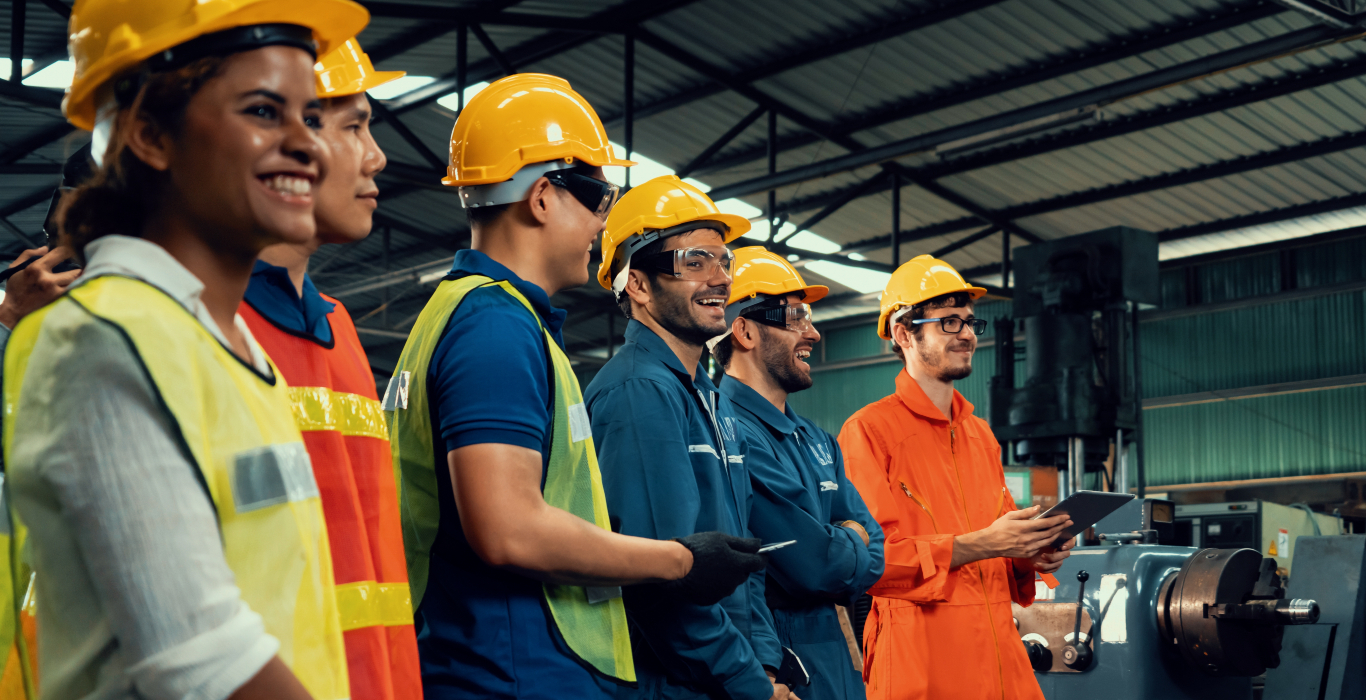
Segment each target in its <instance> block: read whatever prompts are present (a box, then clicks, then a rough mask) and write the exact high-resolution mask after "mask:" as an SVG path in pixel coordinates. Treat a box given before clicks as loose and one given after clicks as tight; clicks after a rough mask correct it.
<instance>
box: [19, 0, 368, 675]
mask: <svg viewBox="0 0 1366 700" xmlns="http://www.w3.org/2000/svg"><path fill="white" fill-rule="evenodd" d="M136 5H137V6H136V8H133V7H131V6H130V4H129V3H126V2H124V1H122V0H78V2H77V3H76V5H75V7H73V9H72V15H71V26H70V31H69V35H70V36H71V37H72V41H71V45H70V52H71V55H72V57H73V62H74V63H75V64H76V65H77V66H79V67H80V68H79V70H78V71H77V74H76V76H75V77H74V79H73V82H72V84H71V87H70V89H69V90H68V92H67V98H66V100H65V101H64V103H63V109H64V111H65V113H66V115H67V118H68V120H70V121H71V122H72V123H73V124H75V125H76V126H79V127H82V128H94V130H95V132H96V134H95V138H94V140H93V143H95V144H99V146H98V147H96V148H95V149H94V156H95V160H96V161H97V162H98V163H99V165H100V167H98V168H97V169H96V172H95V175H94V177H93V178H92V179H91V180H90V181H89V182H88V183H86V184H85V185H83V186H81V187H79V188H77V189H76V190H74V191H73V192H71V193H69V194H67V195H66V196H65V199H64V201H63V202H62V207H61V210H60V213H59V217H58V221H59V222H60V225H61V228H62V235H63V238H64V239H65V241H66V242H67V243H68V244H70V245H71V246H72V247H73V248H74V249H75V251H76V253H77V255H78V256H80V258H81V259H82V261H83V262H85V264H86V267H85V270H84V272H83V274H82V276H81V278H80V279H79V280H78V281H77V282H76V283H75V284H73V285H72V287H71V290H70V291H69V292H68V293H67V294H66V295H64V296H62V297H61V298H60V299H58V300H57V301H56V302H54V303H52V304H49V305H48V306H46V307H44V308H43V309H41V310H39V311H37V312H35V313H32V314H30V315H29V316H27V317H26V318H24V320H23V321H22V322H21V323H19V324H18V326H17V327H15V329H14V332H13V335H12V336H11V338H10V342H9V346H8V349H7V353H8V357H9V358H10V360H11V361H10V362H9V363H8V364H7V365H6V366H5V381H4V400H5V405H6V406H7V407H8V408H9V410H8V411H7V413H6V417H5V429H6V433H5V440H4V452H5V462H6V466H7V472H8V473H7V475H6V476H7V477H8V479H7V480H6V484H5V485H6V488H7V489H10V490H11V493H12V495H13V501H12V502H13V508H14V510H15V514H16V517H15V520H16V529H17V531H18V534H17V537H20V538H22V537H25V536H26V537H27V539H28V542H29V547H30V548H31V550H32V552H33V557H32V559H33V561H34V562H38V564H37V565H35V568H36V569H37V573H36V574H35V575H34V577H33V584H32V585H33V591H34V594H33V595H34V597H35V598H36V599H37V600H38V601H39V602H38V604H37V617H38V619H39V623H38V627H39V628H40V630H41V632H40V634H41V635H42V653H41V654H38V660H37V661H38V667H39V668H38V670H39V673H40V675H41V677H42V682H43V688H42V691H43V697H51V698H75V697H86V696H88V695H99V696H101V697H110V698H128V699H130V700H131V698H135V697H138V698H173V697H185V696H194V697H202V698H213V699H217V700H221V699H222V698H227V697H234V698H258V697H260V698H264V697H270V698H288V699H298V700H302V699H303V698H308V697H312V698H316V699H318V700H324V699H331V700H340V699H341V698H345V697H349V696H350V695H351V692H350V688H349V687H348V677H347V665H346V651H345V647H344V645H343V636H342V630H341V618H340V615H339V613H338V607H337V593H336V587H335V586H334V583H333V572H332V567H331V559H332V557H331V552H330V549H329V544H328V540H327V536H326V531H325V520H324V517H323V511H322V506H321V502H320V499H319V490H318V485H317V483H316V482H315V481H314V477H313V472H312V470H311V468H310V465H309V460H308V455H307V452H306V450H305V447H304V444H303V441H302V438H301V435H300V433H299V430H298V428H297V427H296V423H295V421H294V418H293V413H292V408H291V403H290V395H289V393H288V389H287V387H286V385H285V383H284V382H283V381H281V380H280V379H279V377H278V373H277V370H276V367H275V365H273V364H272V363H271V362H270V360H269V359H267V358H266V356H265V353H264V352H262V350H261V347H260V346H259V345H258V344H257V343H256V341H255V340H254V339H253V337H252V335H251V332H250V330H249V329H248V328H247V326H246V324H245V323H244V321H243V320H242V318H241V317H239V316H237V314H236V311H237V308H238V306H239V304H240V303H241V300H242V296H243V292H244V291H245V289H246V287H247V283H248V281H249V279H250V275H251V271H252V267H253V264H254V262H255V259H256V257H257V255H258V253H260V251H261V250H262V249H263V248H265V247H266V246H268V245H271V244H276V243H303V242H307V241H309V240H311V239H312V238H313V237H314V234H315V232H316V225H315V223H314V204H315V203H314V194H315V191H316V190H317V187H318V185H319V183H320V182H321V181H322V179H323V177H324V176H325V175H326V173H327V169H328V168H327V166H328V161H329V158H330V154H329V151H328V148H327V146H326V145H325V143H324V142H323V141H322V140H321V139H320V138H319V135H318V130H319V129H320V128H321V126H322V105H321V103H320V102H319V100H318V97H317V93H316V91H315V77H314V67H313V66H314V62H315V61H316V59H317V52H318V50H319V49H320V48H321V49H323V50H326V49H328V48H330V47H332V46H334V45H337V44H340V43H341V42H342V41H345V40H346V39H347V38H349V37H351V36H353V35H354V34H356V33H357V32H359V31H360V30H361V29H362V28H363V27H364V25H365V22H366V19H367V14H366V12H365V10H364V9H362V8H361V7H360V6H358V5H356V4H354V3H351V2H349V1H347V0H198V2H196V3H185V2H178V1H171V0H142V1H141V2H139V3H136ZM25 524H27V525H30V526H31V529H30V530H28V531H27V535H25V534H24V533H25ZM7 552H8V548H6V549H5V551H4V552H0V558H3V557H4V555H5V554H6V553H7ZM2 563H3V564H6V565H8V564H13V565H14V566H15V567H22V566H23V563H21V562H8V561H3V562H2ZM17 573H18V574H19V576H25V575H26V572H23V571H20V572H17ZM19 580H23V579H22V578H20V579H19ZM20 591H22V589H20ZM12 603H13V601H0V609H3V610H11V609H13V605H12ZM4 622H5V621H4V620H3V619H0V635H10V637H11V639H3V640H0V641H6V642H11V643H12V644H16V645H19V646H20V648H21V649H22V648H23V646H24V645H26V642H25V641H24V640H23V639H19V638H15V637H14V630H13V629H8V630H7V629H5V628H4V626H3V625H4ZM11 626H12V624H11ZM92 651H93V653H92ZM31 657H32V653H30V654H27V655H26V656H25V658H31ZM28 670H29V669H27V668H25V669H23V672H25V673H27V672H28ZM3 680H5V681H8V680H9V679H8V678H6V679H3ZM24 680H25V681H26V682H25V686H26V687H27V689H28V691H29V693H28V694H29V695H30V696H32V695H33V690H34V687H33V686H34V682H33V679H30V678H25V679H24Z"/></svg>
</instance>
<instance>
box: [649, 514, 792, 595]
mask: <svg viewBox="0 0 1366 700" xmlns="http://www.w3.org/2000/svg"><path fill="white" fill-rule="evenodd" d="M674 541H675V542H678V543H679V544H681V545H683V546H684V547H687V548H688V550H689V551H691V552H692V568H691V569H689V570H688V573H687V575H686V576H684V577H683V578H681V579H678V580H677V581H668V582H666V583H664V584H663V585H662V586H661V588H662V589H663V590H664V591H665V592H667V593H668V594H670V595H675V596H679V597H681V598H682V599H684V600H686V601H688V602H689V603H693V604H696V605H715V604H717V603H719V602H721V599H722V598H725V597H726V596H728V595H730V594H731V593H732V592H733V591H734V590H735V589H736V588H738V587H739V586H740V584H742V583H744V582H745V580H746V579H748V578H749V575H750V574H752V573H754V572H756V571H762V570H763V568H764V566H766V565H767V564H768V560H767V559H766V558H765V557H764V556H763V555H762V554H759V553H758V552H759V540H757V539H753V538H745V537H735V536H733V535H727V534H726V533H724V532H699V533H697V534H695V535H688V536H687V537H679V538H677V539H675V540H674Z"/></svg>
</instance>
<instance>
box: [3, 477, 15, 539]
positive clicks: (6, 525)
mask: <svg viewBox="0 0 1366 700" xmlns="http://www.w3.org/2000/svg"><path fill="white" fill-rule="evenodd" d="M13 534H14V527H13V526H12V525H11V524H10V513H9V489H7V488H5V475H4V474H0V535H4V536H6V537H10V536H12V535H13Z"/></svg>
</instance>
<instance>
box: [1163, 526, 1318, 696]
mask: <svg viewBox="0 0 1366 700" xmlns="http://www.w3.org/2000/svg"><path fill="white" fill-rule="evenodd" d="M1284 595H1285V589H1284V588H1282V587H1281V578H1280V576H1279V575H1277V574H1276V560H1274V559H1263V558H1262V555H1261V554H1260V553H1259V552H1256V551H1253V550H1251V549H1202V550H1200V551H1198V552H1196V553H1195V555H1194V556H1192V557H1191V558H1190V559H1188V560H1186V563H1185V565H1184V566H1182V567H1181V569H1180V570H1179V571H1177V572H1175V573H1172V574H1169V575H1168V576H1167V578H1166V579H1165V580H1163V582H1162V586H1161V588H1160V589H1159V592H1158V597H1157V628H1158V630H1159V632H1160V633H1161V635H1162V637H1163V638H1164V639H1165V640H1166V641H1168V642H1169V643H1170V644H1171V646H1172V647H1174V648H1175V651H1176V652H1177V654H1178V655H1179V656H1180V657H1181V658H1182V659H1183V660H1185V661H1186V662H1187V663H1189V664H1190V665H1191V666H1193V667H1195V668H1198V669H1200V670H1202V671H1204V672H1205V673H1208V674H1210V675H1215V676H1258V675H1261V674H1263V673H1265V672H1266V670H1267V669H1268V668H1276V667H1277V666H1279V665H1280V652H1281V635H1282V632H1283V630H1284V628H1285V627H1284V626H1285V625H1309V624H1313V623H1315V622H1317V621H1318V619H1319V606H1318V604H1317V603H1315V602H1314V601H1312V600H1298V599H1296V600H1287V599H1285V598H1284Z"/></svg>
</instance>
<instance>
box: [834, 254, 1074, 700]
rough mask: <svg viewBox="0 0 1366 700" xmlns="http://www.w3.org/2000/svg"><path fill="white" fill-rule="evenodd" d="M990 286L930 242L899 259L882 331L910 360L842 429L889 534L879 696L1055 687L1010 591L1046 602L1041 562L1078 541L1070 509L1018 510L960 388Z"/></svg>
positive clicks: (868, 643) (852, 470)
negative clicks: (1029, 650)
mask: <svg viewBox="0 0 1366 700" xmlns="http://www.w3.org/2000/svg"><path fill="white" fill-rule="evenodd" d="M984 294H986V290H985V289H983V288H981V287H973V286H971V285H969V284H968V283H967V282H965V281H964V280H963V277H962V276H961V275H959V274H958V271H957V270H954V269H953V268H952V267H950V266H949V265H948V263H945V262H944V261H942V260H937V259H935V258H932V257H930V256H928V255H921V256H919V257H917V258H915V259H913V260H911V261H909V262H907V263H906V264H905V265H902V266H901V267H899V268H897V270H896V272H894V273H892V277H891V279H890V280H889V281H888V282H887V288H886V290H885V291H884V292H883V294H882V311H881V314H880V315H879V317H878V335H879V336H881V337H882V338H884V339H887V340H891V341H892V343H893V349H894V350H895V352H896V353H897V355H899V356H900V357H902V358H903V359H904V360H905V363H906V365H905V371H899V372H897V376H896V393H894V394H892V395H891V396H888V397H886V398H883V399H881V400H879V401H876V402H874V403H872V404H869V405H868V406H865V407H864V408H863V409H861V410H859V411H858V412H857V413H855V414H854V415H853V416H852V417H850V418H849V420H848V421H847V422H846V423H845V424H844V429H843V430H841V431H840V436H839V442H840V445H841V446H842V447H843V448H844V453H845V456H846V461H845V465H846V466H847V468H848V470H849V479H850V480H851V481H853V482H854V484H855V485H856V486H858V490H859V493H860V494H862V495H863V498H864V500H865V501H866V502H867V504H868V507H869V509H870V510H871V511H872V513H873V515H874V516H875V517H876V518H877V520H878V522H879V523H880V524H881V525H882V530H883V532H884V533H885V535H886V547H885V556H886V573H884V574H883V576H882V579H881V580H880V581H878V583H877V585H875V586H873V587H872V589H871V590H870V591H869V592H870V593H872V595H873V609H872V612H871V613H870V614H869V616H868V620H867V622H866V623H865V625H864V640H863V648H864V666H863V678H864V680H865V681H866V682H867V684H868V697H869V698H873V699H874V700H912V699H914V700H923V699H927V698H949V697H952V698H964V699H965V700H986V699H987V698H992V699H1002V698H1030V699H1038V700H1042V698H1043V693H1042V692H1041V691H1040V690H1039V683H1038V681H1037V680H1035V678H1034V673H1033V670H1032V669H1031V668H1030V665H1029V659H1028V658H1027V657H1026V656H1025V651H1024V647H1023V646H1021V645H1020V643H1019V642H1018V641H1017V640H1018V637H1019V634H1018V633H1017V632H1016V630H1015V624H1014V621H1013V620H1014V617H1013V615H1012V613H1011V607H1010V604H1011V602H1012V601H1013V602H1015V603H1018V604H1020V605H1025V606H1027V605H1029V604H1030V603H1032V602H1033V601H1034V578H1035V572H1042V573H1050V572H1053V571H1056V570H1057V569H1058V567H1060V566H1061V565H1062V560H1063V559H1065V558H1067V556H1068V553H1067V551H1066V550H1068V549H1070V548H1071V546H1072V545H1071V543H1070V542H1069V543H1068V544H1066V545H1064V546H1063V547H1062V548H1061V551H1056V552H1055V551H1053V550H1051V549H1049V548H1048V547H1049V545H1050V543H1052V542H1053V540H1054V539H1055V538H1056V537H1057V535H1058V533H1059V532H1061V530H1062V528H1064V527H1066V525H1067V524H1068V522H1070V521H1068V520H1067V516H1065V515H1063V516H1058V517H1054V518H1048V519H1042V518H1041V519H1038V520H1030V519H1029V518H1031V517H1033V516H1035V515H1037V514H1038V512H1039V509H1038V506H1034V507H1032V508H1026V509H1024V510H1016V509H1015V505H1014V500H1013V499H1012V498H1011V497H1010V492H1009V491H1008V490H1007V489H1006V484H1005V473H1004V470H1003V469H1002V468H1001V448H1000V445H999V444H998V443H997V442H996V438H995V437H994V436H993V435H992V433H991V428H990V427H989V426H988V425H987V422H986V421H985V420H982V419H981V418H978V417H977V416H975V415H973V406H972V404H970V403H968V401H967V399H965V398H963V395H962V394H960V393H958V391H957V390H956V389H954V388H953V383H954V381H956V380H959V379H964V378H966V377H967V376H968V375H969V374H971V373H972V354H973V352H974V351H975V350H976V349H977V335H978V334H980V333H982V331H984V330H986V325H987V322H986V321H985V320H984V319H979V318H976V317H975V316H973V314H972V311H973V305H974V302H975V301H976V300H977V299H980V298H981V297H982V295H984Z"/></svg>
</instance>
